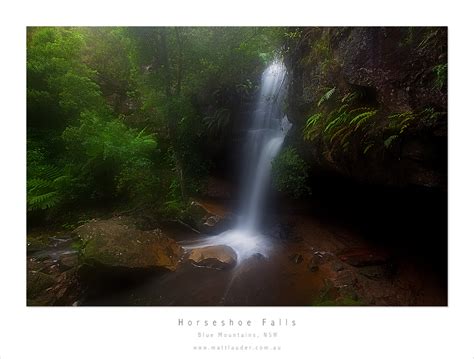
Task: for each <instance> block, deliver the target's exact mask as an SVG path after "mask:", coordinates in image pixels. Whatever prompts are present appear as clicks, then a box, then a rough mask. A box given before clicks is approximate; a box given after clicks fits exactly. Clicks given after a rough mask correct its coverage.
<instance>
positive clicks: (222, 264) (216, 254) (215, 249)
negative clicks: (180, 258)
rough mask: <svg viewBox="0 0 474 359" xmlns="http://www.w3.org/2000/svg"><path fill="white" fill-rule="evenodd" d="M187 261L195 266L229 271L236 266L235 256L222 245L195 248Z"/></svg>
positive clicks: (232, 251)
mask: <svg viewBox="0 0 474 359" xmlns="http://www.w3.org/2000/svg"><path fill="white" fill-rule="evenodd" d="M188 259H189V260H190V261H191V262H192V263H194V264H195V265H197V266H200V267H207V268H213V269H230V268H233V267H234V266H235V265H236V264H237V254H236V253H235V252H234V250H233V249H232V248H230V247H229V246H224V245H219V246H209V247H202V248H195V249H193V250H192V251H191V252H190V254H189V258H188Z"/></svg>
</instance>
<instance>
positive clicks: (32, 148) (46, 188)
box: [26, 141, 68, 212]
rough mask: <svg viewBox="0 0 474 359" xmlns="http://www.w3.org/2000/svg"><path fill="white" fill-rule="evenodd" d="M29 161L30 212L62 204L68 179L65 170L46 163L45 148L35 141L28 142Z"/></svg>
mask: <svg viewBox="0 0 474 359" xmlns="http://www.w3.org/2000/svg"><path fill="white" fill-rule="evenodd" d="M27 163H28V171H27V187H26V190H27V209H28V212H31V211H38V210H46V209H50V208H53V207H55V206H57V205H58V204H60V203H61V201H62V200H63V189H64V187H65V183H67V180H68V176H67V175H65V173H64V171H63V170H62V169H61V168H59V167H57V166H55V165H52V164H48V163H46V161H45V155H44V150H43V149H42V148H41V147H39V145H38V144H37V143H35V142H33V141H29V143H28V151H27Z"/></svg>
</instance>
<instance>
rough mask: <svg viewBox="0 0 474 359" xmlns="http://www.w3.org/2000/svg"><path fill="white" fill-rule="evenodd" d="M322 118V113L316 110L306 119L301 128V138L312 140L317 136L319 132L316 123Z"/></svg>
mask: <svg viewBox="0 0 474 359" xmlns="http://www.w3.org/2000/svg"><path fill="white" fill-rule="evenodd" d="M322 118H323V114H322V113H319V112H318V113H315V114H314V115H312V116H310V117H309V118H308V119H307V120H306V125H305V127H304V128H303V138H304V139H305V140H307V141H309V140H313V139H314V138H315V137H316V136H317V134H318V133H319V131H318V124H319V122H320V120H321V119H322Z"/></svg>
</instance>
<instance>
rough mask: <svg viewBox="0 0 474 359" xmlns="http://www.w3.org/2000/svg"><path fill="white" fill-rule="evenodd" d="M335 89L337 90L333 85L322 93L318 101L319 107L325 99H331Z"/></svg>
mask: <svg viewBox="0 0 474 359" xmlns="http://www.w3.org/2000/svg"><path fill="white" fill-rule="evenodd" d="M335 91H336V88H335V87H333V88H332V89H330V90H329V91H327V92H326V93H325V94H324V95H322V96H321V98H320V99H319V101H318V107H319V106H321V104H323V103H324V102H325V101H327V100H329V99H330V98H331V96H332V95H333V94H334V92H335Z"/></svg>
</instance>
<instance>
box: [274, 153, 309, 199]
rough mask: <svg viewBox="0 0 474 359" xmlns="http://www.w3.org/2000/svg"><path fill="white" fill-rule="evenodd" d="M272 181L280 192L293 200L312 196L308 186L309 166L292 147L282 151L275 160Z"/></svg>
mask: <svg viewBox="0 0 474 359" xmlns="http://www.w3.org/2000/svg"><path fill="white" fill-rule="evenodd" d="M272 180H273V185H274V186H275V188H276V189H277V190H278V191H280V192H283V193H286V194H288V195H290V196H291V197H293V198H300V197H302V196H304V195H308V194H311V189H310V187H309V186H308V165H307V163H306V162H305V161H304V160H303V159H302V158H301V157H300V156H299V155H298V153H297V152H296V150H295V149H294V148H292V147H288V148H286V149H284V150H283V151H281V152H280V153H279V154H278V155H277V157H276V158H275V159H274V160H273V162H272Z"/></svg>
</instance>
